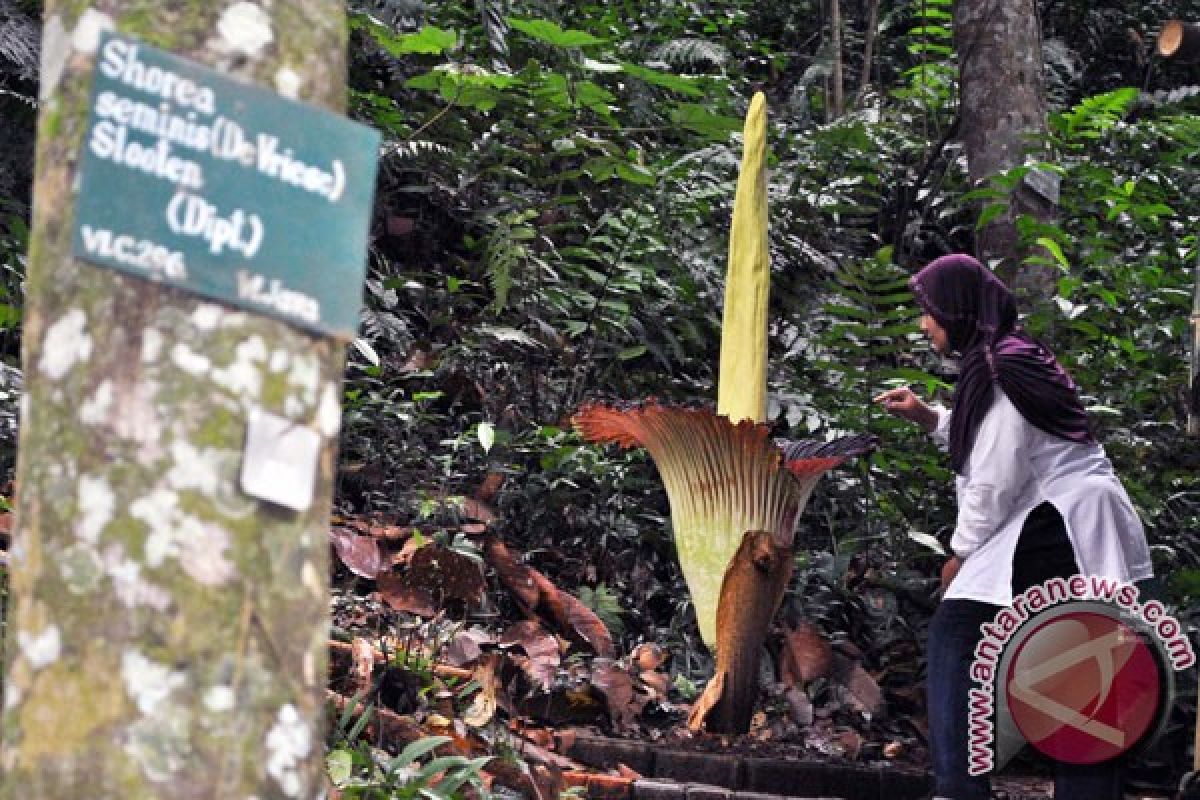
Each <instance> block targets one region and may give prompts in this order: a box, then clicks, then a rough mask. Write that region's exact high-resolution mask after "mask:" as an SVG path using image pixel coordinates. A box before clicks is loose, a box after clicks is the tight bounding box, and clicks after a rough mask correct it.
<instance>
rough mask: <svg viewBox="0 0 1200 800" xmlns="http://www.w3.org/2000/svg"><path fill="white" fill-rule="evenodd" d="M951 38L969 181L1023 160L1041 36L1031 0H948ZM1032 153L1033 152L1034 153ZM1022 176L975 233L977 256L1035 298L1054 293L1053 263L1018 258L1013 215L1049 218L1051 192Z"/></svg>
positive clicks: (981, 181)
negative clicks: (1005, 204)
mask: <svg viewBox="0 0 1200 800" xmlns="http://www.w3.org/2000/svg"><path fill="white" fill-rule="evenodd" d="M954 41H955V47H956V49H957V51H958V59H959V80H960V84H961V96H962V128H961V134H962V139H963V144H964V147H965V149H966V154H967V167H968V174H969V176H970V179H971V183H972V184H974V185H976V186H984V185H987V184H988V182H989V181H990V180H991V178H992V177H993V176H994V175H996V174H998V173H1000V172H1004V171H1006V170H1009V169H1012V168H1013V167H1017V166H1020V165H1021V164H1024V163H1025V158H1026V153H1027V152H1028V151H1030V150H1031V149H1034V150H1036V144H1035V143H1036V142H1037V141H1038V139H1039V138H1040V137H1044V135H1045V132H1046V96H1045V89H1044V86H1043V82H1042V43H1041V31H1040V29H1039V27H1038V17H1037V4H1036V3H1035V2H1034V0H958V2H956V3H955V4H954ZM1035 155H1039V156H1040V154H1038V153H1035ZM1049 194H1050V195H1051V196H1050V197H1046V196H1044V195H1045V193H1039V192H1038V191H1037V190H1035V189H1034V188H1033V187H1032V186H1029V185H1027V184H1021V185H1020V186H1019V187H1018V189H1017V190H1016V191H1014V192H1013V193H1012V194H1011V196H1010V198H1009V208H1008V211H1007V213H1005V214H1002V215H1000V216H999V217H997V218H996V219H994V220H992V221H991V222H989V223H988V224H987V225H985V226H984V227H983V228H982V229H981V230H980V231H978V233H977V239H976V251H977V255H978V256H979V258H980V260H982V261H984V262H985V263H988V264H990V265H993V266H996V267H997V269H998V271H999V273H1000V275H1001V277H1002V278H1003V279H1004V280H1005V281H1007V282H1008V283H1009V285H1010V286H1012V287H1013V288H1014V289H1017V290H1018V291H1019V292H1020V293H1021V294H1022V295H1024V296H1026V297H1027V298H1029V299H1033V300H1034V301H1035V302H1037V301H1038V299H1039V298H1040V302H1043V303H1044V302H1046V301H1047V300H1048V299H1049V298H1050V297H1053V296H1054V293H1055V290H1056V281H1057V277H1058V276H1057V274H1056V271H1055V270H1054V268H1053V267H1050V266H1047V265H1039V264H1025V263H1023V259H1024V257H1025V256H1026V255H1028V253H1026V252H1024V251H1023V248H1022V247H1021V242H1020V237H1019V234H1018V232H1017V226H1016V220H1017V218H1018V217H1019V216H1020V215H1022V214H1030V215H1032V216H1033V217H1035V218H1036V219H1038V220H1041V221H1045V222H1050V221H1052V220H1053V219H1054V216H1055V206H1056V203H1057V198H1056V197H1054V196H1053V193H1052V192H1051V193H1049Z"/></svg>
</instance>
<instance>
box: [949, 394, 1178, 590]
mask: <svg viewBox="0 0 1200 800" xmlns="http://www.w3.org/2000/svg"><path fill="white" fill-rule="evenodd" d="M935 411H937V413H938V425H937V428H936V429H935V430H934V432H933V438H934V441H935V442H937V443H938V445H939V446H941V447H942V448H943V449H945V448H946V447H947V446H948V444H949V434H950V415H951V412H950V411H947V410H946V409H945V408H943V407H940V406H938V407H936V408H935ZM956 483H957V489H958V522H957V524H956V526H955V529H954V537H953V538H952V539H951V540H950V548H951V549H952V550H953V551H954V554H955V555H957V556H958V557H959V558H961V559H963V564H962V568H961V569H960V570H959V572H958V575H957V577H955V579H954V581H953V582H952V583H951V584H950V588H949V589H948V590H947V591H946V597H947V598H962V599H968V600H978V601H980V602H984V603H992V604H995V605H1005V606H1006V605H1009V604H1011V603H1012V563H1013V553H1014V552H1015V550H1016V547H1017V540H1018V539H1019V538H1020V536H1021V527H1022V525H1024V523H1025V517H1026V516H1028V514H1029V512H1030V511H1032V510H1033V509H1034V508H1036V507H1037V506H1039V505H1040V504H1041V503H1043V502H1050V503H1053V504H1054V506H1055V508H1057V509H1058V512H1059V513H1060V514H1061V515H1062V517H1063V521H1064V522H1065V523H1066V528H1067V536H1068V537H1069V538H1070V540H1071V546H1072V547H1073V548H1074V550H1075V563H1076V564H1078V565H1079V569H1080V572H1081V573H1083V574H1084V575H1095V576H1098V577H1106V578H1116V579H1118V580H1121V581H1126V582H1130V583H1132V582H1135V581H1140V580H1144V579H1146V578H1149V577H1151V576H1152V575H1153V574H1154V572H1153V569H1152V567H1151V564H1150V548H1149V547H1148V546H1147V545H1146V535H1145V532H1144V531H1143V530H1142V523H1141V520H1139V519H1138V516H1137V512H1136V511H1134V508H1133V503H1131V502H1130V500H1129V496H1128V495H1127V494H1126V493H1125V488H1124V487H1123V486H1122V485H1121V482H1120V480H1118V479H1117V476H1116V473H1115V472H1114V471H1113V467H1112V463H1111V462H1110V461H1109V460H1108V457H1107V456H1106V455H1105V454H1104V448H1102V447H1101V446H1100V445H1099V444H1079V443H1076V442H1069V441H1067V440H1065V439H1060V438H1058V437H1057V436H1053V435H1051V434H1049V433H1046V432H1045V431H1043V430H1041V429H1039V428H1036V427H1034V426H1033V425H1032V424H1030V423H1029V421H1028V420H1026V419H1025V418H1024V417H1023V416H1021V412H1019V411H1017V408H1016V406H1014V405H1013V404H1012V401H1011V400H1009V399H1008V396H1007V395H1005V394H1004V392H1002V391H1001V390H1000V389H999V388H998V387H997V388H996V390H995V399H994V401H993V403H992V407H991V408H990V409H989V410H988V412H987V414H985V415H984V417H983V420H982V421H981V422H980V424H979V430H978V431H977V432H976V434H975V444H974V446H973V447H972V448H971V453H970V455H969V456H968V458H967V463H966V464H965V465H964V467H963V474H962V475H959V476H957V480H956Z"/></svg>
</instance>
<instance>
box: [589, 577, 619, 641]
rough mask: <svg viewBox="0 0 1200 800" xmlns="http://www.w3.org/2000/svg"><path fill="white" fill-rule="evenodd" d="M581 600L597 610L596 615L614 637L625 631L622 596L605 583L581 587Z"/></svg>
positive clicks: (593, 609)
mask: <svg viewBox="0 0 1200 800" xmlns="http://www.w3.org/2000/svg"><path fill="white" fill-rule="evenodd" d="M579 601H580V602H581V603H583V604H584V605H585V606H587V607H588V608H590V609H591V610H592V611H594V612H596V616H597V617H599V618H600V621H601V622H603V623H604V625H605V627H607V628H608V631H609V633H611V634H612V635H613V637H614V638H615V637H619V636H621V634H623V633H624V632H625V620H624V619H622V614H623V613H624V609H623V608H622V607H621V598H620V597H619V596H618V595H617V594H615V593H614V592H613V591H612V590H611V589H609V588H608V587H607V586H605V585H604V584H600V585H599V586H597V587H596V588H595V589H592V588H590V587H588V586H583V587H581V588H580V589H579Z"/></svg>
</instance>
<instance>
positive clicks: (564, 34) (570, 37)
mask: <svg viewBox="0 0 1200 800" xmlns="http://www.w3.org/2000/svg"><path fill="white" fill-rule="evenodd" d="M508 24H509V26H510V27H512V28H513V30H518V31H520V32H521V33H524V34H525V35H527V36H532V37H533V38H534V39H537V40H539V41H542V42H545V43H546V44H550V45H554V46H555V47H587V46H588V45H593V44H604V40H603V39H600V38H597V37H595V36H593V35H592V34H590V33H588V32H587V31H580V30H575V29H569V30H563V29H562V28H560V27H558V26H557V25H555V24H554V23H553V22H551V21H550V20H546V19H521V18H520V17H509V18H508Z"/></svg>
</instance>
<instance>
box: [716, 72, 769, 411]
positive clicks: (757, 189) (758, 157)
mask: <svg viewBox="0 0 1200 800" xmlns="http://www.w3.org/2000/svg"><path fill="white" fill-rule="evenodd" d="M744 139H745V143H744V145H743V148H744V149H743V151H742V171H741V174H740V175H739V176H738V185H737V194H736V195H735V196H734V200H733V224H732V227H731V230H730V234H729V266H728V268H727V271H726V276H725V312H724V317H723V319H722V324H721V371H720V373H719V374H718V377H717V413H718V414H724V415H726V416H728V417H729V421H730V422H734V423H736V422H740V421H741V420H743V419H749V420H752V421H754V422H764V421H766V418H767V300H768V296H769V293H770V288H771V258H770V252H769V249H768V244H767V100H766V98H765V97H764V96H763V93H762V92H758V93H756V94H755V95H754V98H753V99H752V100H751V101H750V110H749V111H748V112H747V113H746V124H745V128H744Z"/></svg>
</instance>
